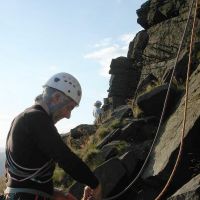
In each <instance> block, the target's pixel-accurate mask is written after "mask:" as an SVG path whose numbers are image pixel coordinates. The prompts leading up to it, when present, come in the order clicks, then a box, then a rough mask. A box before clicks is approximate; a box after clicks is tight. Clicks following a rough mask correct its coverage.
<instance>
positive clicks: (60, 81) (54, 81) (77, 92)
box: [44, 72, 82, 105]
mask: <svg viewBox="0 0 200 200" xmlns="http://www.w3.org/2000/svg"><path fill="white" fill-rule="evenodd" d="M46 86H48V87H52V88H55V89H57V90H59V91H61V92H63V93H64V94H65V95H66V96H68V97H70V98H71V99H73V100H74V101H75V102H76V103H77V104H78V105H79V103H80V100H81V95H82V90H81V86H80V84H79V82H78V80H77V79H76V78H75V77H74V76H72V75H71V74H68V73H65V72H61V73H58V74H55V75H54V76H52V77H51V78H50V79H49V80H48V81H47V82H46V84H45V85H44V87H46Z"/></svg>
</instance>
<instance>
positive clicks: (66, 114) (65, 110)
mask: <svg viewBox="0 0 200 200" xmlns="http://www.w3.org/2000/svg"><path fill="white" fill-rule="evenodd" d="M76 106H77V104H76V103H75V102H74V101H70V102H69V103H67V105H65V106H63V107H62V108H61V109H59V110H58V111H57V112H56V113H55V116H54V121H55V123H56V122H58V121H59V120H61V119H63V118H67V119H69V118H70V116H71V111H72V110H73V109H74V107H76Z"/></svg>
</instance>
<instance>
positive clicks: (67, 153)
mask: <svg viewBox="0 0 200 200" xmlns="http://www.w3.org/2000/svg"><path fill="white" fill-rule="evenodd" d="M33 122H34V123H33ZM31 124H32V125H31V130H32V131H31V132H34V134H35V140H36V143H37V146H38V148H39V149H40V150H41V151H42V152H43V153H44V154H45V155H47V157H49V158H53V159H54V160H55V162H57V163H58V165H59V166H60V167H61V168H63V169H64V171H65V172H66V173H68V174H69V175H70V176H72V177H73V178H74V179H75V180H76V181H78V182H81V183H83V184H86V185H88V186H90V187H91V188H93V189H94V188H96V187H97V185H98V184H99V182H98V180H97V178H96V176H95V175H94V174H93V173H92V171H91V170H90V169H89V167H88V166H87V165H86V164H85V163H84V162H83V161H82V160H81V159H80V158H79V157H78V156H76V154H74V153H73V152H72V151H71V150H70V149H69V148H68V147H67V145H66V144H65V143H64V142H63V140H62V139H61V136H60V135H59V133H58V131H57V129H56V127H55V126H54V124H53V122H52V120H51V119H50V118H49V116H48V115H46V113H43V112H40V111H38V112H36V113H34V115H32V118H31Z"/></svg>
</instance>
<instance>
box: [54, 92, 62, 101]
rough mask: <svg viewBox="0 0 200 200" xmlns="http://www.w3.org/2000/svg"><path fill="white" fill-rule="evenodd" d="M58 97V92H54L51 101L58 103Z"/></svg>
mask: <svg viewBox="0 0 200 200" xmlns="http://www.w3.org/2000/svg"><path fill="white" fill-rule="evenodd" d="M60 97H61V95H60V94H59V93H58V92H56V93H54V94H53V98H52V103H59V102H60Z"/></svg>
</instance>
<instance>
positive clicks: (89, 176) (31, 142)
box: [4, 73, 101, 200]
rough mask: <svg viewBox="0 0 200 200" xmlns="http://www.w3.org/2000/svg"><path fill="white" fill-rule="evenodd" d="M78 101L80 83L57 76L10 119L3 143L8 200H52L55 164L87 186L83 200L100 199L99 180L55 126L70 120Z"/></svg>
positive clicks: (68, 77)
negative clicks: (25, 107)
mask: <svg viewBox="0 0 200 200" xmlns="http://www.w3.org/2000/svg"><path fill="white" fill-rule="evenodd" d="M80 100H81V86H80V84H79V82H78V81H77V80H76V79H75V78H74V77H73V76H72V75H70V74H67V73H58V74H55V75H54V76H53V77H51V78H50V79H49V80H48V81H47V83H46V84H45V85H44V90H43V93H42V94H41V95H39V96H38V97H37V98H36V102H35V105H33V106H32V107H30V108H27V109H26V110H25V111H23V112H22V113H20V114H19V115H18V116H17V117H16V118H15V119H14V120H13V122H12V124H11V128H10V131H9V133H8V137H7V143H6V174H7V179H8V181H7V188H6V190H5V192H4V193H5V194H6V196H7V199H8V200H18V199H20V200H49V199H53V195H54V188H53V181H52V175H53V172H54V169H55V164H56V163H58V165H59V166H60V167H61V168H63V169H64V171H65V172H66V173H68V174H70V175H71V176H72V177H73V178H74V179H75V180H77V181H79V182H81V183H84V184H85V185H87V187H86V189H85V195H84V198H83V199H84V200H85V199H89V197H90V196H92V197H93V198H94V199H96V200H100V199H101V186H100V184H99V181H98V180H97V178H96V177H95V176H94V174H93V173H92V172H91V170H90V169H89V168H88V166H87V165H86V164H85V163H84V162H83V161H82V160H81V159H80V158H78V157H77V156H76V155H75V154H74V153H73V152H72V151H71V150H70V149H69V148H68V147H67V146H66V144H65V143H64V142H63V141H62V139H61V137H60V135H59V133H58V131H57V129H56V127H55V123H56V122H58V121H59V120H61V119H63V118H67V119H69V118H70V115H71V111H72V110H73V108H74V107H76V106H78V105H79V103H80ZM54 199H56V198H54ZM66 199H67V198H66ZM68 199H73V198H70V196H69V197H68Z"/></svg>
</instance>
